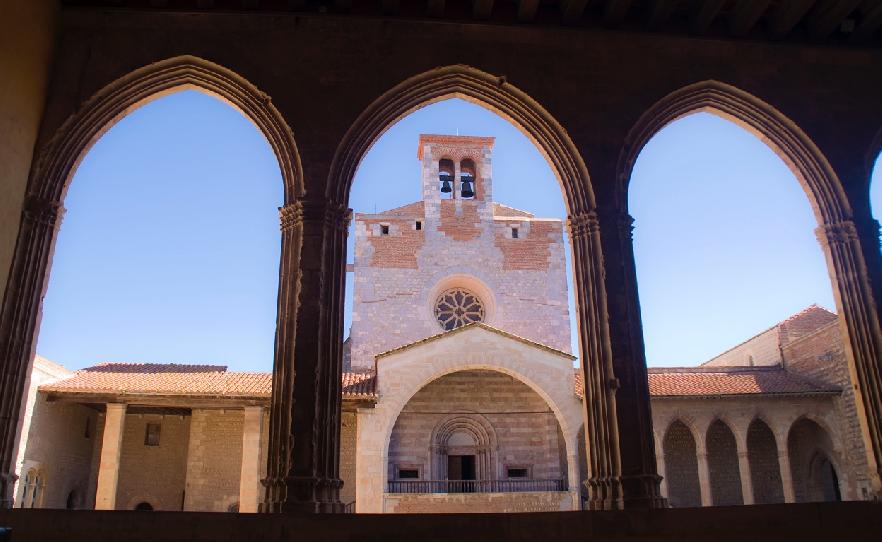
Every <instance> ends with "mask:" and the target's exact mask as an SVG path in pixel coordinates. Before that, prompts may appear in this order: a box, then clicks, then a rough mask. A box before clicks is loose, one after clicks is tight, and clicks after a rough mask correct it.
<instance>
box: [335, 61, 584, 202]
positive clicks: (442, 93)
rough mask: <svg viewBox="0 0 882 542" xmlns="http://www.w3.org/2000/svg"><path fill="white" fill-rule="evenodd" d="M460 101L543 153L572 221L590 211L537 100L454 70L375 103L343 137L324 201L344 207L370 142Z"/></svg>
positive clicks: (571, 149) (561, 136) (559, 135)
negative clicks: (407, 120)
mask: <svg viewBox="0 0 882 542" xmlns="http://www.w3.org/2000/svg"><path fill="white" fill-rule="evenodd" d="M454 97H456V98H462V99H464V100H466V101H469V102H472V103H475V104H477V105H480V106H482V107H484V108H486V109H489V110H490V111H492V112H494V113H496V114H498V115H499V116H501V117H502V118H504V119H506V120H508V121H509V122H511V123H512V124H514V125H515V126H516V127H517V128H519V129H520V130H521V131H522V132H523V133H524V135H526V136H527V138H529V139H530V140H531V141H532V142H533V143H534V144H535V145H536V147H537V148H538V149H539V150H540V152H542V154H543V155H544V156H545V158H546V159H547V160H548V162H549V164H550V165H551V168H552V170H553V171H554V172H555V175H556V176H557V178H558V181H559V182H560V185H561V189H562V190H563V193H564V200H565V202H566V205H567V212H568V213H569V214H570V215H578V214H581V213H584V212H590V211H593V209H594V207H595V200H594V191H593V189H592V187H591V180H590V178H589V176H588V168H587V167H586V165H585V162H584V160H583V159H582V157H581V155H580V154H579V151H578V150H577V149H576V146H575V144H574V143H573V141H572V140H571V139H570V136H569V134H568V133H567V131H566V130H565V129H564V127H563V126H561V125H560V123H559V122H557V120H556V119H555V118H554V117H553V116H552V115H551V114H550V113H549V112H548V111H546V110H545V108H544V107H542V105H540V104H539V103H538V102H537V101H536V100H534V99H533V98H531V97H530V96H529V95H527V94H526V93H525V92H523V91H521V90H520V89H518V88H517V87H516V86H514V85H512V84H511V83H509V82H507V81H506V79H505V77H502V76H496V75H492V74H489V73H487V72H484V71H481V70H479V69H476V68H473V67H471V66H466V65H464V64H457V65H453V66H445V67H440V68H435V69H433V70H430V71H427V72H425V73H421V74H419V75H415V76H413V77H410V78H409V79H406V80H404V81H402V82H401V83H399V84H398V85H396V86H395V87H393V88H392V89H390V90H388V91H387V92H385V93H384V94H383V95H381V96H380V97H379V98H377V99H376V100H374V102H373V103H371V105H369V106H368V107H367V109H365V110H364V111H363V112H362V113H361V115H359V116H358V118H357V119H356V120H355V122H354V123H353V124H352V126H351V127H350V128H349V130H348V131H347V132H346V134H345V135H344V136H343V139H342V141H341V142H340V145H339V146H338V147H337V151H336V153H335V154H334V159H333V161H332V162H331V170H330V177H329V182H328V187H327V193H326V194H325V196H326V197H327V198H328V199H330V200H331V201H335V202H339V203H342V204H347V203H348V200H349V190H350V188H351V187H352V181H353V179H354V177H355V171H356V169H358V165H359V163H360V162H361V159H362V157H363V156H364V155H365V154H367V152H368V151H369V150H370V148H371V146H372V145H373V144H374V142H375V141H376V140H377V139H379V138H380V136H381V135H383V133H384V132H385V131H386V130H387V129H388V128H389V127H390V126H392V125H393V124H395V123H396V122H397V121H398V120H400V119H401V118H403V117H405V116H407V115H408V114H410V113H412V112H413V111H415V110H417V109H420V108H422V107H425V106H427V105H429V104H432V103H435V102H439V101H442V100H446V99H448V98H454Z"/></svg>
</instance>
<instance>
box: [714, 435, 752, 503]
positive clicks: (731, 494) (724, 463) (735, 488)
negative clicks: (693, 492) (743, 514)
mask: <svg viewBox="0 0 882 542" xmlns="http://www.w3.org/2000/svg"><path fill="white" fill-rule="evenodd" d="M705 446H706V448H707V466H708V471H709V474H710V487H711V496H712V498H713V503H714V506H729V505H733V504H743V503H744V500H743V498H742V495H741V472H740V471H739V469H738V450H737V444H736V442H735V435H734V434H733V433H732V430H731V429H730V428H729V426H728V425H726V423H725V422H723V421H722V420H715V421H714V422H713V423H712V424H710V427H708V429H707V437H706V439H705Z"/></svg>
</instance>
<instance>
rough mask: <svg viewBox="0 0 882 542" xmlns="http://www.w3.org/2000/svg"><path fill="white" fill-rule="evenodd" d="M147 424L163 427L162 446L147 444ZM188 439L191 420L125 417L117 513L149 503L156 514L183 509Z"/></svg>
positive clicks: (161, 434)
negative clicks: (156, 511) (157, 512)
mask: <svg viewBox="0 0 882 542" xmlns="http://www.w3.org/2000/svg"><path fill="white" fill-rule="evenodd" d="M148 423H158V424H160V434H159V446H148V445H146V444H145V440H144V438H145V432H146V427H147V424H148ZM189 435H190V417H189V416H182V415H160V414H126V419H125V427H124V428H123V437H122V447H121V450H120V465H119V485H118V486H117V494H116V509H117V510H132V509H134V508H135V506H136V505H138V504H139V503H141V502H148V503H150V505H151V506H153V509H154V510H181V509H182V505H183V500H184V480H185V476H186V472H187V444H188V440H189ZM97 447H98V448H100V447H101V443H100V441H99V443H98V446H97Z"/></svg>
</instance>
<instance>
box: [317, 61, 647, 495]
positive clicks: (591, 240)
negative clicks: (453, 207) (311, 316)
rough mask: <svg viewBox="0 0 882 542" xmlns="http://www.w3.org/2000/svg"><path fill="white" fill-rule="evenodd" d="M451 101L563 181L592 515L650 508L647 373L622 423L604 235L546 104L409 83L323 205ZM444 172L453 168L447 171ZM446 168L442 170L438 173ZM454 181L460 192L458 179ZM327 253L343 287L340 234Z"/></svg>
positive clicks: (450, 84)
mask: <svg viewBox="0 0 882 542" xmlns="http://www.w3.org/2000/svg"><path fill="white" fill-rule="evenodd" d="M453 97H457V98H461V99H464V100H467V101H470V102H473V103H475V104H478V105H481V106H483V107H485V108H487V109H489V110H491V111H493V112H495V113H497V114H499V115H500V116H501V117H503V118H505V119H507V120H509V121H510V122H511V123H512V124H514V125H515V126H517V127H518V128H519V129H521V130H522V131H523V132H524V134H525V135H526V136H527V137H528V138H529V139H530V140H531V141H533V142H534V143H535V145H536V146H537V147H538V148H539V149H540V151H541V152H542V153H543V154H544V156H545V157H546V159H547V160H548V162H549V164H550V165H551V166H552V169H553V170H554V172H555V175H556V176H557V178H558V181H559V182H560V185H561V189H562V191H563V194H564V200H565V203H566V206H567V211H568V214H569V229H570V236H571V242H572V254H573V268H574V273H573V274H574V287H575V297H576V307H577V308H578V312H579V313H578V314H577V315H576V318H577V320H578V322H579V330H578V333H579V338H580V341H579V343H580V350H581V356H580V357H581V359H582V360H585V363H583V364H582V365H583V367H585V382H586V383H587V385H586V387H588V388H590V389H591V390H592V391H591V397H592V400H591V401H586V403H585V408H587V409H588V410H590V413H589V414H588V416H587V419H588V422H589V423H588V427H587V430H586V440H587V446H590V449H591V453H589V454H587V456H588V458H589V462H590V465H589V471H590V476H589V480H590V484H591V486H592V487H591V495H590V506H591V507H593V508H617V507H620V506H621V505H622V502H623V500H624V501H628V499H629V498H633V499H634V500H635V501H636V500H639V501H641V502H644V503H645V502H650V501H651V502H654V501H655V500H657V498H658V478H657V476H656V475H655V472H654V470H655V461H654V460H653V455H654V451H653V449H652V446H651V442H652V439H651V434H652V433H651V427H650V424H649V422H648V420H649V416H648V391H647V390H646V375H645V367H642V366H638V367H634V368H633V369H632V372H633V374H634V375H636V376H635V378H634V379H633V383H634V386H635V389H634V390H630V389H629V390H619V391H618V396H619V397H620V398H621V399H620V401H621V400H625V399H627V400H629V401H633V402H635V405H630V408H627V409H620V410H619V411H620V412H622V413H627V415H628V416H631V417H630V418H629V419H628V420H624V419H622V418H620V417H619V416H618V415H617V414H616V413H617V412H618V411H617V409H616V405H615V402H616V399H615V397H616V394H615V393H613V391H612V390H611V389H610V387H609V386H608V383H609V382H611V381H612V379H613V378H614V377H613V360H612V355H611V346H610V340H609V330H608V327H609V326H608V321H607V311H606V310H605V308H604V307H606V294H605V286H604V283H603V273H602V256H601V250H600V236H599V233H600V232H599V225H598V219H597V215H596V212H595V200H594V194H593V189H592V187H591V181H590V178H589V176H588V171H587V168H586V166H585V164H584V162H583V160H582V158H581V156H580V155H579V153H578V151H577V149H576V148H575V145H574V144H573V142H572V141H571V140H570V138H569V136H568V134H567V133H566V130H565V129H564V128H563V127H562V126H561V125H560V124H559V123H558V122H557V121H556V120H555V119H554V118H553V117H552V116H551V115H550V114H549V113H548V112H547V111H546V110H545V109H544V108H543V107H542V106H541V105H540V104H538V103H536V102H535V101H534V100H533V99H532V98H530V97H529V96H528V95H526V94H525V93H523V92H522V91H520V90H519V89H517V88H516V87H515V86H514V85H512V84H510V83H508V82H507V81H506V80H505V78H503V77H497V76H494V75H491V74H488V73H485V72H482V71H480V70H477V69H475V68H471V67H469V66H462V65H457V66H448V67H443V68H438V69H435V70H431V71H429V72H426V73H423V74H420V75H417V76H414V77H411V78H410V79H408V80H406V81H404V82H402V83H401V84H399V85H398V86H396V87H394V88H393V89H391V90H389V91H388V92H386V93H385V94H383V95H382V96H380V97H379V98H378V99H377V100H375V101H374V102H373V103H372V104H371V105H370V106H369V107H368V108H367V109H366V110H365V111H364V112H362V114H361V115H360V116H359V117H358V118H357V119H356V120H355V122H354V123H353V124H352V126H351V128H350V129H349V130H348V131H347V133H346V135H345V137H344V138H343V141H342V142H341V144H340V146H339V147H338V151H337V153H336V154H335V156H334V160H333V162H332V165H331V173H330V177H329V182H328V188H327V192H326V193H325V203H324V205H327V206H328V208H333V209H340V208H345V207H346V206H347V205H348V195H349V191H350V188H351V185H352V181H353V178H354V175H355V171H356V169H357V167H358V164H359V163H360V161H361V159H362V157H363V156H364V155H365V154H366V153H367V151H368V149H370V147H371V145H373V143H374V142H375V141H376V140H377V138H379V137H380V135H382V134H383V132H384V131H385V130H386V129H387V128H388V127H389V126H391V125H392V124H393V123H395V122H396V121H398V120H399V119H401V118H403V117H404V116H406V115H407V114H408V113H410V112H412V111H414V110H415V109H418V108H421V107H424V106H426V105H429V104H431V103H434V102H437V101H441V100H444V99H447V98H453ZM466 166H468V164H466ZM446 167H448V169H449V165H448V166H446ZM460 167H462V164H460ZM443 169H444V168H442V167H439V171H440V170H443ZM453 180H454V181H457V182H458V183H459V184H462V179H453ZM479 181H480V180H479ZM442 182H443V180H442ZM468 184H475V183H473V182H469V183H468ZM477 185H478V186H477V188H478V190H477V191H476V192H475V194H476V196H477V197H480V196H481V194H480V191H481V190H482V188H481V186H480V185H481V183H480V182H478V183H477ZM460 188H461V187H460ZM442 189H443V187H442ZM454 194H455V193H454ZM325 246H328V247H334V249H333V251H332V252H331V253H329V254H331V255H329V256H328V259H327V262H326V263H325V264H324V265H325V268H326V269H328V270H329V272H331V273H337V274H336V275H335V276H334V279H333V280H332V281H330V282H331V283H332V284H338V283H339V282H341V281H342V259H341V256H342V255H341V253H340V251H341V249H340V247H343V246H345V238H344V237H343V232H338V233H334V234H333V235H332V236H331V237H330V238H329V239H328V241H327V242H326V243H325ZM316 287H319V288H320V287H321V285H320V284H316ZM331 295H332V296H333V297H332V298H329V299H328V302H327V303H326V304H325V306H326V307H328V308H329V309H328V311H327V314H326V315H325V316H322V318H325V319H326V320H327V322H328V326H329V328H330V329H334V330H335V331H336V333H335V334H332V335H331V336H333V337H340V336H342V330H340V329H339V327H338V326H339V325H338V324H337V323H336V322H338V321H339V317H338V316H337V315H338V314H339V313H340V312H342V307H343V297H342V292H339V291H337V290H336V289H335V290H334V293H333V294H331ZM317 314H318V313H317ZM628 382H632V380H629V381H628ZM641 383H642V387H641ZM626 392H627V393H626ZM623 415H624V414H623ZM619 426H626V427H628V428H629V430H628V431H627V432H626V437H627V438H628V439H629V440H628V443H627V444H624V443H623V442H622V438H623V437H622V436H621V435H622V433H620V432H619ZM623 446H631V447H633V448H634V451H633V453H629V454H626V455H627V457H629V458H630V460H631V461H634V462H635V464H634V465H629V466H628V472H629V473H631V474H630V475H629V476H630V479H631V481H632V482H633V483H632V484H630V485H629V491H633V494H631V495H625V494H623V488H622V485H621V479H620V476H621V473H622V471H623V468H622V465H621V458H622V454H621V453H620V447H623Z"/></svg>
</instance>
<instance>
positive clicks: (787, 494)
mask: <svg viewBox="0 0 882 542" xmlns="http://www.w3.org/2000/svg"><path fill="white" fill-rule="evenodd" d="M784 447H785V449H784V450H781V449H779V450H778V468H779V469H781V487H782V488H783V489H784V502H796V494H795V493H794V491H793V471H791V470H790V456H789V455H788V454H787V449H786V447H787V443H786V441H785V443H784Z"/></svg>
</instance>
